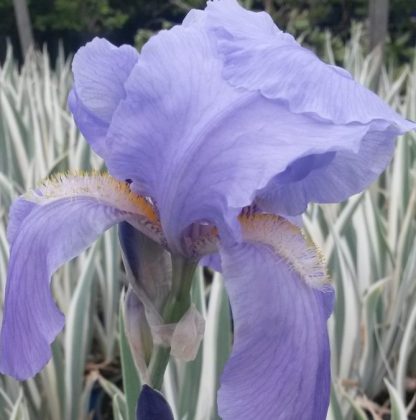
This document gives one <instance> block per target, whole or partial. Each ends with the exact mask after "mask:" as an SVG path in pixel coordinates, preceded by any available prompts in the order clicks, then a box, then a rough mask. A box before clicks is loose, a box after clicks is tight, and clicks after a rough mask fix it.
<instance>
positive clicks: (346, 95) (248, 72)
mask: <svg viewBox="0 0 416 420" xmlns="http://www.w3.org/2000/svg"><path fill="white" fill-rule="evenodd" d="M205 13H206V20H205V22H206V28H207V30H208V31H210V32H211V33H213V35H214V38H215V39H216V43H217V48H218V51H219V52H220V54H221V55H222V57H223V60H224V72H223V75H224V77H225V78H226V79H227V81H228V82H229V83H231V84H232V85H233V86H235V87H239V88H244V89H248V90H260V91H261V93H262V94H263V95H264V96H266V97H268V98H272V99H279V100H281V101H283V102H285V103H286V104H287V105H288V107H289V109H290V110H291V111H292V112H296V113H307V114H312V115H314V116H316V117H318V118H321V119H324V120H328V121H331V122H333V123H335V124H347V123H351V122H358V123H362V124H367V123H370V122H373V121H377V120H383V121H386V122H388V123H389V125H390V124H394V125H395V126H397V128H398V132H403V131H406V130H410V129H414V128H415V124H413V123H411V122H409V121H406V120H405V119H403V118H402V117H401V116H400V115H398V114H397V113H395V112H394V111H393V110H392V109H391V108H390V107H389V106H388V105H387V104H386V103H384V102H383V101H382V100H381V99H380V98H379V97H378V96H377V95H375V94H374V93H373V92H371V91H370V90H368V89H366V88H364V87H363V86H361V85H360V84H359V83H357V82H356V81H355V80H354V79H353V78H352V77H351V75H350V74H349V73H348V72H347V71H346V70H344V69H342V68H340V67H336V66H333V65H328V64H325V63H324V62H322V61H321V60H320V59H319V58H318V57H317V56H316V55H315V54H314V53H313V52H311V51H310V50H308V49H306V48H303V47H301V46H300V45H299V44H298V43H297V42H296V41H295V40H294V38H293V37H292V36H291V35H289V34H286V33H284V32H282V31H280V30H279V29H278V28H277V27H276V26H275V24H274V23H273V21H272V19H271V18H270V16H269V15H267V14H266V13H265V12H260V13H255V12H251V11H248V10H245V9H244V8H242V7H241V6H240V5H239V3H238V2H237V0H215V1H209V2H208V5H207V8H206V11H205ZM237 16H238V18H237Z"/></svg>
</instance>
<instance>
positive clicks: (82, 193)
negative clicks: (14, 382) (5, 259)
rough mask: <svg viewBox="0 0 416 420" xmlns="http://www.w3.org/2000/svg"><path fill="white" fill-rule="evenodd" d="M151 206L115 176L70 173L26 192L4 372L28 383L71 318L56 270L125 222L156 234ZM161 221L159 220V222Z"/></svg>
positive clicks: (14, 255) (16, 226)
mask: <svg viewBox="0 0 416 420" xmlns="http://www.w3.org/2000/svg"><path fill="white" fill-rule="evenodd" d="M152 211H153V210H152V207H151V205H150V204H149V203H148V202H147V201H146V200H145V199H144V198H140V197H138V196H136V195H135V194H133V193H132V192H131V191H130V190H129V188H128V186H127V185H126V184H124V183H119V182H117V181H115V180H113V179H112V178H110V177H108V176H98V175H93V176H77V175H74V176H67V177H63V178H61V179H56V180H53V181H47V182H46V183H45V184H44V185H42V186H41V187H39V188H37V189H36V190H34V191H32V192H30V193H28V194H26V195H25V196H23V197H20V198H19V199H18V200H17V201H16V202H15V204H14V206H13V207H12V209H11V212H10V222H9V226H10V229H9V232H8V237H9V240H10V241H11V250H10V261H9V268H8V278H7V284H6V296H5V307H4V314H3V325H2V329H1V335H0V371H1V372H2V373H5V374H8V375H10V376H13V377H15V378H17V379H20V380H23V379H27V378H29V377H31V376H33V375H34V374H35V373H37V372H38V371H39V370H40V369H41V368H42V367H43V366H44V365H45V364H46V362H47V361H48V360H49V359H50V357H51V351H50V347H49V345H50V343H51V342H52V341H53V340H54V338H55V336H56V335H57V334H58V333H59V331H60V330H61V329H62V327H63V324H64V317H63V315H62V313H61V312H60V311H59V310H58V308H57V307H56V305H55V302H54V300H53V298H52V295H51V292H50V288H49V283H50V279H51V275H52V273H53V272H55V271H56V270H57V268H58V267H59V266H60V265H62V264H63V263H64V262H66V261H68V260H70V259H72V258H74V257H75V256H76V255H78V254H79V253H80V252H81V251H82V250H84V249H85V248H87V247H88V246H89V245H90V244H91V243H92V242H93V241H94V240H95V239H96V238H97V236H99V235H100V234H101V233H103V232H104V231H105V230H106V229H108V228H109V227H110V226H112V225H114V224H115V223H119V222H121V221H125V220H127V221H129V222H130V223H133V224H135V225H136V226H140V227H141V228H142V229H143V230H144V231H146V232H147V231H149V232H150V231H153V235H156V232H157V224H156V223H155V222H154V218H155V215H154V214H152ZM152 220H153V221H152Z"/></svg>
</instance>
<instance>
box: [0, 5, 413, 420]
mask: <svg viewBox="0 0 416 420" xmlns="http://www.w3.org/2000/svg"><path fill="white" fill-rule="evenodd" d="M73 73H74V86H73V89H72V91H71V93H70V96H69V107H70V109H71V111H72V113H73V115H74V118H75V121H76V123H77V125H78V127H79V129H80V130H81V132H82V133H83V134H84V136H85V138H86V139H87V141H88V142H89V144H90V145H91V147H92V148H93V150H94V151H95V152H96V153H97V154H98V155H100V156H101V157H102V158H103V159H104V161H105V163H106V165H107V167H108V170H109V174H110V175H99V174H89V175H88V174H87V175H80V174H78V175H77V174H72V175H71V174H69V175H62V176H58V177H56V178H54V179H51V180H48V181H46V182H44V183H43V184H42V185H41V186H39V187H38V188H36V189H34V190H33V191H30V192H28V193H27V194H25V195H23V196H21V197H19V198H18V199H17V200H16V202H15V203H14V205H13V206H12V208H11V212H10V218H9V226H8V240H9V241H10V244H11V251H10V263H9V269H8V279H7V286H6V298H5V309H4V317H3V326H2V331H1V338H0V371H1V372H3V373H5V374H8V375H11V376H13V377H15V378H17V379H20V380H23V379H26V378H29V377H31V376H33V375H35V374H36V373H37V372H39V371H40V370H41V369H42V367H43V366H44V365H45V364H46V363H47V362H48V360H49V359H50V357H51V350H50V344H51V342H52V341H53V340H54V338H55V337H56V335H57V334H58V333H59V332H60V331H61V329H62V328H63V325H64V316H63V315H62V313H61V312H60V311H59V310H58V308H57V307H56V305H55V302H54V299H53V297H52V295H51V292H50V287H49V283H50V279H51V275H52V274H53V272H54V271H55V270H56V269H57V268H58V267H59V266H61V265H62V264H63V263H65V262H66V261H68V260H70V259H71V258H73V257H75V256H76V255H78V254H79V253H80V252H81V251H82V250H84V249H85V248H86V247H88V246H89V245H90V244H91V243H92V242H93V241H94V240H95V239H96V238H97V237H98V236H99V235H101V234H102V233H103V232H104V231H105V230H106V229H108V228H109V227H110V226H112V225H115V224H122V225H121V226H122V229H121V230H124V234H123V235H124V236H123V235H121V237H124V240H123V241H124V244H123V243H122V245H123V247H124V251H125V254H129V255H130V257H132V258H133V259H134V258H136V259H138V260H139V261H141V263H146V255H145V254H146V252H147V251H146V249H148V248H146V247H142V249H141V250H140V249H139V248H140V247H137V249H136V250H135V249H134V246H133V245H134V244H133V245H132V244H131V243H130V245H129V240H130V239H131V238H133V237H134V235H136V233H135V232H137V233H138V232H140V235H142V236H141V237H142V238H150V240H149V243H151V244H153V245H152V246H155V247H156V248H157V249H159V250H162V251H160V252H161V255H162V254H163V255H166V253H168V255H170V264H171V266H170V269H169V270H170V272H173V273H174V272H175V267H178V266H180V267H182V268H183V267H185V268H186V267H195V265H196V264H197V263H198V262H201V263H205V264H208V265H211V267H214V268H216V269H218V270H221V271H222V273H223V276H224V278H225V287H226V290H227V293H228V296H229V299H230V304H231V309H232V315H233V321H234V342H233V350H232V354H231V356H230V359H229V361H228V363H227V364H226V366H225V369H224V372H223V374H222V378H221V386H220V389H219V391H218V409H219V413H220V415H221V417H222V418H223V419H225V420H228V419H232V420H233V419H286V420H287V419H324V418H325V416H326V412H327V408H328V402H329V390H330V366H329V357H330V352H329V344H328V335H327V326H326V323H327V319H328V317H329V315H330V314H331V311H332V307H333V300H334V293H333V289H332V287H331V285H330V283H329V281H328V278H327V276H326V273H325V268H324V264H323V262H322V259H321V258H320V255H319V252H318V251H317V250H316V248H315V247H314V246H313V244H311V243H310V242H308V241H307V240H306V239H305V238H304V237H303V235H302V232H301V230H300V228H299V227H298V226H297V225H296V224H293V223H292V222H291V221H290V220H292V221H293V216H297V215H300V214H301V213H302V212H303V211H304V210H305V209H306V207H307V205H308V203H310V202H317V203H329V202H339V201H341V200H344V199H346V198H347V197H349V196H351V195H352V194H355V193H358V192H360V191H362V190H363V189H364V188H366V187H367V186H368V185H369V184H370V183H371V182H372V181H374V180H375V179H376V177H377V176H378V175H379V174H380V173H381V172H382V171H383V169H384V168H385V167H386V165H387V164H388V163H389V161H390V159H391V156H392V152H393V149H394V139H395V137H396V136H398V135H400V134H403V133H404V132H406V131H408V130H413V129H415V127H416V125H415V124H414V123H411V122H409V121H407V120H405V119H403V118H402V117H400V116H399V115H398V114H396V113H395V112H394V111H393V110H392V109H390V108H389V106H388V105H386V104H385V103H384V102H383V101H382V100H381V99H379V98H378V97H377V96H376V95H375V94H373V93H372V92H370V91H369V90H367V89H365V88H364V87H362V86H360V85H359V84H358V83H357V82H355V81H354V80H353V79H352V77H351V76H350V74H349V73H348V72H347V71H345V70H343V69H341V68H339V67H336V66H332V65H327V64H325V63H323V62H322V61H321V60H319V59H318V58H317V57H316V56H315V55H314V54H313V53H312V52H311V51H309V50H307V49H305V48H303V47H301V46H300V45H299V44H298V43H297V42H296V41H295V40H294V38H293V37H292V36H291V35H289V34H286V33H284V32H282V31H280V30H279V29H278V28H277V27H276V26H275V25H274V23H273V21H272V19H271V18H270V16H269V15H268V14H266V13H264V12H261V13H254V12H250V11H247V10H245V9H243V8H242V7H241V6H240V5H239V4H238V3H237V1H236V0H216V1H209V2H208V4H207V6H206V8H205V10H203V11H200V10H192V11H191V12H190V13H189V14H188V16H187V17H186V18H185V20H184V22H183V23H182V25H178V26H175V27H173V28H172V29H170V30H167V31H161V32H160V33H158V34H157V35H156V36H154V37H152V38H151V39H150V40H149V42H148V43H147V44H146V45H145V46H144V47H143V49H142V51H141V53H140V54H139V53H138V52H136V50H135V49H133V48H132V47H129V46H126V45H123V46H121V47H119V48H117V47H115V46H113V45H112V44H110V43H109V42H107V41H106V40H104V39H98V38H96V39H94V40H93V41H92V42H90V43H88V44H87V45H86V46H85V47H83V48H81V49H80V50H79V51H78V52H77V54H76V56H75V58H74V61H73ZM125 223H127V225H126V224H125ZM123 241H122V242H123ZM126 244H127V245H126ZM132 246H133V248H132ZM129 247H130V248H129ZM135 252H136V254H135ZM163 258H165V257H163ZM127 260H129V258H127ZM130 261H131V259H130ZM128 264H129V263H128V262H127V265H128ZM161 267H162V266H155V265H154V266H153V268H152V269H155V270H156V271H157V270H161ZM169 270H168V271H169ZM130 271H131V272H133V277H134V268H132V267H130ZM185 271H186V270H182V272H181V273H182V274H181V275H183V276H185V274H184V272H185ZM191 271H192V270H191ZM172 276H173V277H174V274H172ZM156 277H158V276H153V278H154V279H155V280H154V281H155V283H154V286H155V287H156V289H157V290H156V291H154V290H153V292H154V293H153V294H152V293H151V292H149V290H148V289H149V287H150V286H151V283H146V284H147V285H145V286H143V287H144V289H146V287H147V289H146V290H147V295H146V293H145V294H143V293H142V294H141V293H138V294H135V293H134V291H133V295H132V296H133V297H134V299H136V300H135V301H134V300H133V301H132V302H131V304H130V307H134V306H135V305H136V307H140V305H144V306H145V307H147V308H149V307H150V306H152V305H153V306H154V307H156V309H158V310H159V312H160V314H161V317H162V321H161V322H162V324H161V325H159V327H163V322H165V323H169V322H176V324H177V325H179V324H180V323H181V320H183V317H186V313H189V312H186V311H188V310H191V309H192V308H191V309H189V307H188V308H187V307H185V308H183V309H184V310H183V311H182V312H181V313H180V314H176V315H172V314H174V312H175V311H173V312H172V311H171V312H169V311H168V312H166V301H163V299H162V300H161V299H159V301H158V303H157V304H156V303H155V302H156V301H157V300H158V297H157V295H158V288H157V286H158V285H159V283H158V282H160V276H159V277H158V278H157V279H156ZM162 277H163V276H162ZM172 281H173V283H169V282H168V283H166V284H167V287H168V293H167V295H166V296H171V295H172V290H173V289H175V288H176V287H179V288H180V287H181V285H180V284H179V285H178V284H175V283H174V280H172ZM149 284H150V286H149ZM166 284H165V286H166ZM143 287H142V289H143ZM142 289H141V290H142ZM142 291H143V290H142ZM186 293H188V295H189V289H188V290H187V292H186V290H185V295H186ZM145 295H146V296H147V298H148V301H147V302H146V299H145V298H144V296H145ZM164 296H165V295H164ZM161 301H162V303H160V302H161ZM170 303H172V302H170ZM127 306H129V305H127ZM173 306H174V305H173ZM153 309H154V308H153ZM133 312H134V311H133ZM156 312H157V311H156ZM137 313H139V312H137ZM154 313H155V312H154ZM146 314H147V315H145V316H148V314H149V311H147V312H146ZM163 314H165V315H163ZM166 314H168V315H166ZM169 314H170V315H169ZM192 319H194V318H192ZM133 321H134V317H133V318H131V319H130V321H129V322H130V323H131V322H133ZM147 321H148V322H149V324H150V325H153V326H154V325H155V323H154V322H153V321H151V320H149V319H148V320H147ZM138 322H139V321H138ZM133 324H134V322H133ZM156 324H157V322H156ZM133 335H134V334H133ZM174 335H175V333H173V335H171V337H170V339H169V338H168V342H169V343H168V345H171V347H172V350H173V349H174V347H175V346H176V347H178V346H179V347H180V344H181V343H180V339H179V344H178V343H176V344H175V346H174V344H173V341H174ZM156 336H157V335H154V336H153V337H156ZM178 337H180V335H179V336H177V337H176V338H177V341H178ZM136 338H137V337H136ZM159 338H160V337H159ZM186 339H187V338H186V337H185V338H184V340H185V341H186ZM131 340H132V345H133V348H134V344H135V337H134V336H132V338H131ZM169 340H170V341H169ZM136 344H137V346H138V347H140V345H144V344H143V343H140V340H138V342H137V340H136ZM182 344H183V345H184V346H185V347H186V344H187V343H186V342H185V343H182ZM178 352H179V353H180V351H179V350H178ZM191 353H192V351H191ZM190 357H192V355H191V356H190ZM150 385H153V384H152V383H150Z"/></svg>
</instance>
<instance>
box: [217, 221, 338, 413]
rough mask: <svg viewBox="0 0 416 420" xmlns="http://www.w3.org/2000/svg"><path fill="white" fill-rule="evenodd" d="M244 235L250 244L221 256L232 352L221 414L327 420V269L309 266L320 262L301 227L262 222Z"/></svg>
mask: <svg viewBox="0 0 416 420" xmlns="http://www.w3.org/2000/svg"><path fill="white" fill-rule="evenodd" d="M243 230H244V237H245V239H246V242H245V243H243V244H239V245H235V246H233V247H222V249H221V258H222V268H223V275H224V279H225V287H226V289H227V292H228V295H229V298H230V303H231V308H232V313H233V320H234V344H233V350H232V354H231V357H230V359H229V361H228V362H227V364H226V366H225V369H224V372H223V375H222V378H221V388H220V390H219V392H218V407H219V414H220V416H221V418H222V419H223V420H237V419H246V418H247V419H249V418H250V419H276V420H279V419H281V420H286V419H304V420H324V419H325V418H326V413H327V409H328V404H329V393H330V357H329V356H330V354H329V344H328V336H327V326H326V321H327V318H328V316H329V315H330V313H331V311H332V306H333V299H334V294H333V289H332V288H331V287H330V286H329V285H322V280H324V274H323V273H324V270H323V267H322V266H320V267H319V264H318V265H317V266H315V267H314V266H313V265H311V258H312V259H317V258H318V257H317V256H316V255H314V254H315V252H314V251H313V250H309V251H307V248H308V247H307V245H306V244H305V241H301V240H300V237H299V231H298V229H297V228H296V227H295V226H293V225H290V224H289V223H288V222H285V221H282V219H278V218H274V217H273V216H264V215H262V216H257V217H255V218H252V219H249V220H246V221H243ZM260 237H263V243H261V242H259V239H260ZM305 252H306V254H305ZM308 254H309V256H307V255H308ZM302 255H303V256H302ZM304 269H306V272H305V273H302V272H303V270H304ZM312 273H314V274H313V276H312V278H313V279H314V280H313V281H312V283H315V282H317V284H319V283H321V286H319V287H318V286H317V287H311V279H306V278H305V274H307V275H309V276H311V275H312ZM308 283H309V284H308Z"/></svg>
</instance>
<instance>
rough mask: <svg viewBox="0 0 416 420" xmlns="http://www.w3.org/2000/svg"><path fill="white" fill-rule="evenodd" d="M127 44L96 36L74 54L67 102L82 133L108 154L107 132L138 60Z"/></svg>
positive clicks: (95, 147)
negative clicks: (72, 74) (72, 76)
mask: <svg viewBox="0 0 416 420" xmlns="http://www.w3.org/2000/svg"><path fill="white" fill-rule="evenodd" d="M138 57H139V54H138V53H137V51H136V50H135V49H134V48H133V47H131V46H128V45H123V46H121V47H119V48H117V47H115V46H114V45H112V44H111V43H110V42H108V41H107V40H105V39H100V38H94V39H93V40H92V41H91V42H89V43H88V44H87V45H86V46H85V47H83V48H81V49H80V50H79V51H78V52H77V53H76V54H75V57H74V61H73V63H72V71H73V73H74V87H73V89H72V91H71V92H70V94H69V98H68V105H69V108H70V110H71V112H72V113H73V115H74V118H75V121H76V123H77V125H78V128H79V129H80V130H81V132H82V134H83V135H84V136H85V137H86V139H87V140H88V142H89V143H90V144H91V146H92V147H93V148H94V150H95V151H96V152H97V153H98V154H100V155H101V156H103V157H104V156H105V139H104V138H105V135H106V133H107V130H108V126H109V124H110V122H111V119H112V116H113V113H114V111H115V110H116V108H117V106H118V104H119V103H120V101H121V100H122V99H123V98H124V97H125V91H124V82H125V81H126V79H127V78H128V76H129V74H130V72H131V70H132V68H133V67H134V65H135V64H136V62H137V60H138Z"/></svg>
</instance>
